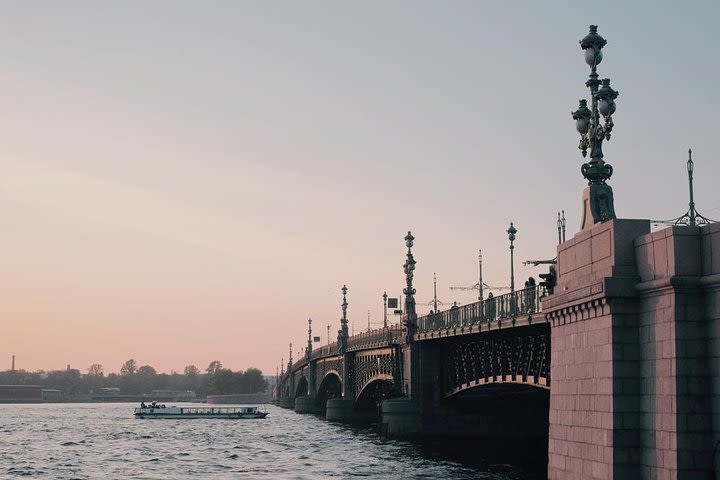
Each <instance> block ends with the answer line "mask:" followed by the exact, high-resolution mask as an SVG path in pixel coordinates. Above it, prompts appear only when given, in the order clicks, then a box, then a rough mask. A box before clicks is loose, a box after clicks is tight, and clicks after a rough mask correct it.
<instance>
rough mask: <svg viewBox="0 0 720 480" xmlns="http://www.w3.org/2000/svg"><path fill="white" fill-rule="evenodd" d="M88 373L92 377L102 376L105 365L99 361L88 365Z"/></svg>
mask: <svg viewBox="0 0 720 480" xmlns="http://www.w3.org/2000/svg"><path fill="white" fill-rule="evenodd" d="M88 375H90V376H91V377H102V376H103V366H102V365H100V364H99V363H93V364H92V365H90V366H89V367H88Z"/></svg>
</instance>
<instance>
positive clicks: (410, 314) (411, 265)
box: [403, 231, 417, 331]
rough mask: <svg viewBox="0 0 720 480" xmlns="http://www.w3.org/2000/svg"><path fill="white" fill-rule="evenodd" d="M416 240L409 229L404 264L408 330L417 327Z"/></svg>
mask: <svg viewBox="0 0 720 480" xmlns="http://www.w3.org/2000/svg"><path fill="white" fill-rule="evenodd" d="M414 240H415V237H413V235H412V233H411V232H410V231H408V233H407V235H405V246H407V249H408V251H407V258H406V259H405V264H404V265H403V271H404V272H405V283H406V285H407V286H406V287H405V288H404V289H403V293H404V294H405V324H406V326H407V329H408V331H410V330H413V329H414V328H415V320H416V317H417V314H416V312H415V296H414V295H415V288H413V276H414V274H413V272H414V271H415V264H416V263H417V262H416V261H415V258H414V257H413V254H412V247H413V241H414Z"/></svg>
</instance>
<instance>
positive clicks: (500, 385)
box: [445, 375, 550, 398]
mask: <svg viewBox="0 0 720 480" xmlns="http://www.w3.org/2000/svg"><path fill="white" fill-rule="evenodd" d="M482 390H492V391H498V390H500V391H508V392H522V391H532V390H547V391H549V390H550V385H549V382H548V379H547V378H545V377H532V376H530V377H522V376H520V375H517V376H509V375H507V376H500V377H498V378H493V377H490V378H487V379H485V378H479V379H476V380H470V381H469V382H467V383H463V384H461V385H455V386H454V387H453V388H452V390H449V391H447V392H445V398H452V397H455V396H458V395H463V394H465V393H466V392H469V391H473V392H479V391H482Z"/></svg>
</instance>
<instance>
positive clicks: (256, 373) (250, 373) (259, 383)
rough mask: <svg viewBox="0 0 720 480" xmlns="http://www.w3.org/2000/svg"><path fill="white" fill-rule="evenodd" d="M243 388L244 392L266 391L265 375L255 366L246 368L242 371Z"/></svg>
mask: <svg viewBox="0 0 720 480" xmlns="http://www.w3.org/2000/svg"><path fill="white" fill-rule="evenodd" d="M242 383H243V389H244V390H245V392H244V393H258V392H265V391H267V388H268V384H267V380H265V377H263V374H262V372H261V371H260V370H258V369H257V368H248V369H247V370H245V373H243V382H242Z"/></svg>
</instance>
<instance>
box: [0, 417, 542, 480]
mask: <svg viewBox="0 0 720 480" xmlns="http://www.w3.org/2000/svg"><path fill="white" fill-rule="evenodd" d="M135 406H136V405H134V404H128V403H115V404H97V403H95V404H24V405H12V404H5V405H0V478H16V477H24V478H49V479H106V478H107V479H116V478H118V479H124V478H132V479H176V478H177V479H186V478H188V479H189V478H193V479H194V478H201V479H236V478H253V479H254V478H257V479H316V478H350V477H364V478H385V479H393V478H399V479H410V478H425V479H495V480H510V479H512V480H519V479H535V478H539V477H538V476H537V474H536V475H531V474H528V473H523V472H521V471H519V470H516V469H513V468H511V467H508V466H501V465H488V464H487V463H485V462H484V461H483V459H482V454H481V453H480V452H481V451H482V449H481V448H478V451H477V453H472V454H470V455H469V456H467V455H465V456H464V457H463V456H458V455H453V454H452V452H454V451H456V450H462V449H461V448H459V447H457V446H455V445H452V444H450V445H442V446H439V445H435V446H428V445H419V444H413V443H409V442H402V441H383V440H381V439H379V438H378V437H377V435H376V434H375V432H374V431H373V429H372V428H352V427H348V426H342V425H337V424H332V423H328V422H326V421H324V420H322V419H320V418H318V417H315V416H308V415H298V414H295V413H294V412H292V411H288V410H283V409H280V408H277V407H274V406H267V407H263V408H266V410H267V411H268V412H269V413H270V415H269V416H268V417H267V418H266V419H264V420H234V421H233V420H217V419H216V420H213V419H192V420H159V419H145V420H140V419H135V418H134V417H133V416H132V409H133V407H135ZM440 447H442V448H440ZM456 447H457V448H456Z"/></svg>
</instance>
